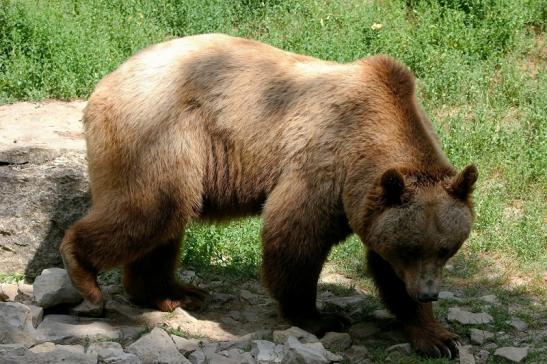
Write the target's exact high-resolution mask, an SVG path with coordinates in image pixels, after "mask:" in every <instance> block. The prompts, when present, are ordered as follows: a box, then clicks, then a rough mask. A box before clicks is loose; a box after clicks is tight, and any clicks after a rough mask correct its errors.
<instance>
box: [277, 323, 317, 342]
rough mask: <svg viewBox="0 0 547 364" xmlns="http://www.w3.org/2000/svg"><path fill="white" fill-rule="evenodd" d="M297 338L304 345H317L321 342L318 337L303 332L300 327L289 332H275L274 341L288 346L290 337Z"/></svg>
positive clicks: (292, 328) (294, 327) (290, 329)
mask: <svg viewBox="0 0 547 364" xmlns="http://www.w3.org/2000/svg"><path fill="white" fill-rule="evenodd" d="M291 336H293V337H295V338H296V339H298V340H300V341H301V342H302V343H304V344H307V343H316V342H318V341H319V339H318V338H317V336H315V335H314V334H311V333H309V332H307V331H304V330H302V329H301V328H299V327H296V326H293V327H291V328H288V329H287V330H276V331H274V332H273V341H274V342H275V343H276V344H286V342H287V339H288V338H289V337H291Z"/></svg>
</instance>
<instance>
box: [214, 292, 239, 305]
mask: <svg viewBox="0 0 547 364" xmlns="http://www.w3.org/2000/svg"><path fill="white" fill-rule="evenodd" d="M211 299H212V300H213V301H214V302H218V303H228V302H231V301H233V300H235V299H236V296H235V295H233V294H229V293H219V292H213V293H212V294H211Z"/></svg>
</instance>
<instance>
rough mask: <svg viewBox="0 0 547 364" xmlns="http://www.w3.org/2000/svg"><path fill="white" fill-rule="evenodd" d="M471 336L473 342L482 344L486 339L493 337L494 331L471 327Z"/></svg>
mask: <svg viewBox="0 0 547 364" xmlns="http://www.w3.org/2000/svg"><path fill="white" fill-rule="evenodd" d="M469 336H470V338H471V342H472V343H474V344H478V345H482V344H484V343H485V342H486V341H488V340H490V339H493V338H494V333H492V332H490V331H485V330H479V329H471V330H469Z"/></svg>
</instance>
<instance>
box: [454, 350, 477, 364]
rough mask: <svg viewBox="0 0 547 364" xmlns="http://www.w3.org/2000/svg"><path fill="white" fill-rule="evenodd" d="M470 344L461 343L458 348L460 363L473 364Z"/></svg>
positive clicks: (473, 359) (473, 358)
mask: <svg viewBox="0 0 547 364" xmlns="http://www.w3.org/2000/svg"><path fill="white" fill-rule="evenodd" d="M471 349H472V346H471V345H463V346H460V347H459V348H458V352H459V356H460V364H475V357H474V356H473V353H472V352H471Z"/></svg>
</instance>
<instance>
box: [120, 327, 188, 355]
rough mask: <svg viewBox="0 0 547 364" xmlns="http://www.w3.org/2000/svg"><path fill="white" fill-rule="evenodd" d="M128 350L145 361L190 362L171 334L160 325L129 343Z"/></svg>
mask: <svg viewBox="0 0 547 364" xmlns="http://www.w3.org/2000/svg"><path fill="white" fill-rule="evenodd" d="M127 352H128V353H131V354H135V355H136V356H137V357H138V358H139V359H140V360H142V361H143V362H145V363H183V364H184V363H188V359H186V358H185V357H184V356H183V355H182V354H181V353H179V351H178V350H177V347H176V346H175V343H174V342H173V340H171V337H170V336H169V334H167V333H166V332H165V331H164V330H162V329H160V328H158V327H156V328H154V329H153V330H152V331H151V332H150V333H149V334H146V335H143V336H142V337H141V338H140V339H138V340H137V341H135V342H134V343H133V344H131V345H129V346H128V347H127Z"/></svg>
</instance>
